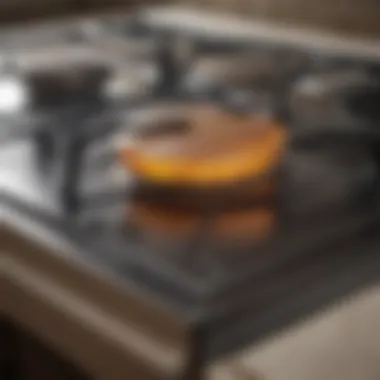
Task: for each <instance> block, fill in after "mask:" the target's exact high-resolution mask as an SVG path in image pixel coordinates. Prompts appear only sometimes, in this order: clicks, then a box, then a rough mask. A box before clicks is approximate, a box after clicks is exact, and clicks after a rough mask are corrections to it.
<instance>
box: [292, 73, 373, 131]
mask: <svg viewBox="0 0 380 380" xmlns="http://www.w3.org/2000/svg"><path fill="white" fill-rule="evenodd" d="M379 88H380V78H379V77H378V76H375V75H373V74H371V73H370V72H368V70H365V69H330V70H325V71H323V72H317V73H311V74H309V75H304V76H301V77H300V78H299V79H298V80H297V81H296V83H295V85H294V87H293V89H292V94H291V98H290V112H291V114H292V118H293V121H294V123H295V124H296V125H298V126H299V127H300V128H302V129H303V130H304V131H305V132H306V131H308V133H309V132H312V131H314V132H315V133H317V134H318V133H319V132H325V131H326V129H328V130H330V131H332V132H334V130H335V131H339V130H340V131H341V132H342V133H345V132H347V133H348V134H349V133H350V132H352V130H357V131H360V129H361V128H363V127H364V128H365V127H368V126H370V125H373V124H376V123H377V121H376V116H375V115H374V113H373V112H372V111H371V110H370V109H369V108H371V107H372V109H373V104H374V102H376V93H378V92H379ZM364 93H367V94H368V97H367V99H368V102H366V103H367V104H368V105H369V108H367V110H366V108H365V107H364V106H363V101H364V100H365V96H364Z"/></svg>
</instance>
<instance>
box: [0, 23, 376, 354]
mask: <svg viewBox="0 0 380 380" xmlns="http://www.w3.org/2000/svg"><path fill="white" fill-rule="evenodd" d="M81 30H82V35H81V37H80V38H79V40H80V42H78V33H77V32H78V31H76V33H71V35H70V36H69V37H65V38H63V40H64V42H63V44H64V45H65V46H66V48H67V52H68V53H71V52H72V51H74V50H75V51H80V52H81V53H83V52H85V55H86V56H85V58H86V59H85V63H88V61H89V59H88V56H90V57H91V59H90V60H93V59H94V57H97V59H98V62H101V63H102V65H103V66H104V65H105V66H106V71H107V73H108V72H112V73H113V75H111V74H109V73H108V76H107V81H106V82H107V85H108V84H109V82H111V83H112V84H113V85H115V87H112V86H111V88H119V90H120V88H121V90H120V91H114V92H111V95H110V92H107V91H106V90H105V89H106V88H107V89H108V88H109V87H107V86H104V79H103V81H101V85H99V83H100V82H98V85H97V86H95V87H93V90H92V91H90V93H91V95H93V94H94V91H95V92H96V95H98V96H96V97H93V96H89V94H88V93H81V97H80V98H79V101H78V98H76V100H75V102H72V99H73V98H72V94H71V93H70V92H69V96H68V97H67V99H66V100H65V103H64V102H63V101H58V105H59V106H52V105H51V104H50V103H48V102H47V103H44V101H45V100H40V102H37V101H35V102H34V103H33V102H32V103H29V104H28V107H26V108H23V109H22V111H20V110H18V111H17V112H16V113H14V115H13V114H12V115H9V114H7V117H6V118H4V122H3V126H4V130H7V134H6V135H4V138H3V139H2V146H1V153H0V156H1V158H0V160H1V161H0V165H1V169H0V170H1V171H2V174H1V179H0V180H1V184H0V186H1V188H2V204H3V205H4V208H5V209H7V210H8V213H9V215H17V217H16V219H17V218H18V219H19V220H25V221H29V222H30V223H32V224H35V225H38V226H40V227H41V228H42V229H43V230H44V231H45V234H52V235H53V236H56V237H59V238H63V239H65V240H66V241H68V242H70V245H71V246H72V247H74V248H73V249H75V250H77V251H78V254H79V255H81V256H82V257H83V258H84V259H85V260H88V261H91V262H95V263H97V265H100V266H102V267H106V268H108V269H109V270H110V271H111V272H112V274H113V275H114V276H116V277H117V278H118V279H119V280H121V281H123V282H125V281H127V282H132V283H133V284H134V286H136V285H137V286H138V287H139V288H141V289H143V290H144V292H148V293H149V294H150V296H151V297H152V298H155V299H159V300H160V302H163V303H164V304H165V305H166V306H167V307H168V308H170V309H172V310H175V313H178V315H180V316H181V317H179V318H184V319H185V320H187V321H191V322H192V323H195V324H196V325H197V326H198V325H199V326H202V328H203V329H204V331H203V336H202V337H203V339H204V347H205V348H204V350H205V355H206V356H207V357H208V358H214V357H216V356H218V355H220V354H223V353H226V352H230V350H232V349H233V348H236V347H237V346H239V344H241V341H244V340H246V339H248V340H249V339H252V337H253V336H254V337H256V336H257V335H260V334H259V328H260V329H264V330H265V328H264V327H263V326H264V325H266V324H267V322H265V323H264V322H263V321H264V319H265V320H266V321H268V320H270V319H271V320H272V321H273V318H269V317H268V314H265V313H264V314H260V313H259V314H260V315H259V317H258V319H257V320H255V317H254V316H255V315H256V314H257V310H256V308H252V305H253V304H254V305H261V306H263V305H264V306H263V308H264V310H265V307H266V306H265V305H266V302H264V301H265V300H267V301H268V302H273V304H278V305H282V306H283V305H284V303H285V300H286V299H287V297H290V299H292V301H291V302H290V301H289V305H291V304H292V307H291V308H292V310H293V311H294V312H295V313H297V311H295V310H296V309H297V310H301V309H302V310H303V307H302V305H303V306H306V304H307V306H306V309H308V308H309V307H311V304H313V305H314V304H318V302H319V301H318V300H316V299H318V297H319V295H318V296H316V298H313V294H312V292H311V293H308V292H306V291H305V292H304V293H303V294H302V295H300V296H299V297H300V298H299V304H297V305H295V303H296V302H297V300H296V299H298V298H297V297H296V295H295V294H296V293H297V292H296V290H297V289H298V290H301V288H302V287H305V289H306V288H307V286H308V285H307V284H308V282H309V281H310V282H311V283H313V286H316V285H315V284H316V283H317V282H318V278H317V277H318V276H319V275H320V276H322V277H323V278H325V280H326V281H328V280H327V279H330V280H331V278H332V277H334V276H335V275H336V274H337V273H339V271H340V270H341V271H342V272H344V270H346V269H347V271H348V272H349V271H350V270H351V269H352V266H353V267H355V266H360V263H362V264H363V263H364V261H365V262H368V263H369V262H371V265H369V266H366V269H371V270H372V269H373V268H374V267H376V268H377V267H378V265H379V264H380V257H379V255H378V253H375V252H373V251H369V252H368V254H363V257H364V258H362V259H361V260H363V261H360V260H359V258H358V255H357V252H356V251H355V252H352V253H351V250H354V249H353V247H355V246H356V245H360V241H361V240H360V239H363V238H364V236H366V237H368V239H370V238H371V236H372V235H373V231H374V227H377V226H378V212H379V210H378V194H379V164H380V163H379V161H378V154H377V148H378V146H377V142H378V137H379V132H378V130H377V128H378V126H379V123H380V115H379V113H378V107H376V105H377V104H379V100H380V61H379V62H377V61H376V60H366V59H354V58H353V57H351V56H350V57H348V56H345V55H343V56H342V55H339V54H337V55H336V56H333V55H332V54H331V52H329V53H328V54H327V53H326V54H324V53H323V52H321V51H319V50H318V51H311V50H310V49H304V48H302V47H299V46H295V45H294V46H293V45H291V44H290V45H289V44H277V43H270V42H268V41H264V40H261V39H257V40H255V39H252V40H248V41H247V39H245V40H244V41H241V42H240V43H239V42H238V41H234V42H232V43H231V41H228V40H223V39H221V38H218V39H216V38H215V36H213V35H212V33H211V34H207V33H205V34H204V35H201V36H199V35H198V36H193V35H191V33H190V34H189V33H183V32H181V31H167V30H162V29H161V28H158V29H155V27H149V26H147V25H144V23H142V22H141V20H140V19H138V20H137V21H136V20H135V21H133V20H132V22H130V24H127V23H125V24H121V26H120V25H118V27H113V28H110V26H109V25H108V24H107V23H105V24H104V25H103V24H102V25H94V24H91V25H89V24H86V28H85V29H84V30H85V32H83V28H82V29H81ZM86 30H87V31H86ZM88 30H89V31H88ZM71 32H72V31H71ZM83 33H84V34H83ZM62 35H63V34H62V33H60V34H59V38H57V41H58V40H59V39H60V38H62ZM83 35H84V37H83ZM67 41H69V42H67ZM72 41H75V42H72ZM59 43H61V42H53V44H59ZM129 43H130V45H128V44H129ZM21 45H22V44H21ZM41 45H44V44H39V46H41ZM45 45H48V44H45ZM45 45H44V46H42V48H41V50H43V52H42V53H41V56H40V57H37V58H41V57H43V58H45V54H46V53H47V52H48V53H49V52H50V50H51V49H52V48H49V47H46V46H45ZM132 45H133V46H135V47H136V46H138V48H135V49H129V48H130V46H132ZM12 46H14V45H12ZM24 46H25V45H23V46H21V48H19V47H16V48H14V49H12V59H13V61H12V62H16V63H17V62H20V59H21V58H20V56H21V53H23V54H24V53H25V51H24V50H23V49H24ZM100 46H101V48H100ZM105 47H106V48H105ZM121 48H123V49H124V50H123V49H121ZM127 50H128V51H127ZM130 50H133V51H130ZM7 51H8V53H7V54H8V55H9V49H8V50H7ZM141 51H143V54H142V53H141ZM99 57H100V58H99ZM30 60H31V58H30V57H27V58H25V62H27V63H29V62H30ZM37 60H38V59H37ZM73 62H74V63H77V60H76V59H72V60H71V61H70V60H69V62H66V64H65V65H66V66H65V65H64V66H65V68H66V69H67V67H69V69H70V67H71V66H72V65H73ZM99 64H100V63H99ZM42 66H43V65H42ZM103 66H102V67H103ZM111 66H112V68H110V67H111ZM7 67H9V66H7ZM20 67H21V66H20V64H19V63H18V66H17V70H16V71H15V70H11V74H12V75H13V76H12V78H13V79H14V78H16V79H17V80H18V82H17V83H18V85H20V84H22V85H23V86H24V87H23V88H24V89H25V88H27V89H28V91H29V92H28V93H29V94H34V93H36V92H38V90H39V86H40V85H41V81H34V82H33V81H31V82H30V81H29V82H28V81H26V80H25V78H29V77H32V78H34V75H35V72H34V71H33V70H32V69H29V68H28V69H22V68H21V69H20ZM38 67H41V64H39V66H38ZM84 67H85V68H84V71H83V72H84V73H88V70H89V68H88V66H86V65H85V66H84ZM142 67H146V68H147V71H144V72H143V74H141V71H139V70H137V69H136V68H140V69H141V68H142ZM49 70H50V69H47V68H46V69H45V73H46V72H48V71H49ZM42 71H43V73H44V70H42ZM69 71H70V70H69ZM72 71H73V72H74V71H75V70H74V69H72ZM4 72H5V71H4ZM8 72H9V71H7V73H8ZM20 72H21V73H22V75H20ZM75 72H76V73H78V71H75ZM115 72H117V73H119V74H120V73H121V74H120V75H114V73H115ZM139 73H140V74H139ZM146 73H151V75H150V76H149V75H147V74H146ZM53 74H54V75H53ZM53 74H52V75H51V76H50V77H49V78H48V80H47V81H48V82H49V85H50V87H49V90H50V91H52V92H53V93H55V94H56V95H57V94H58V95H59V96H61V95H62V92H60V91H61V89H60V88H61V87H59V86H58V85H57V83H58V82H60V83H61V82H65V80H66V78H67V77H65V76H61V72H58V73H57V72H54V73H53ZM28 75H29V77H28ZM139 75H140V76H139ZM123 76H125V77H123ZM136 77H138V78H137V82H136V83H137V84H135V85H132V86H131V88H130V89H129V90H128V91H125V87H126V86H127V85H130V84H131V82H132V79H133V78H135V79H136ZM7 78H8V77H7ZM20 78H21V79H22V80H21V79H20ZM62 78H63V79H62ZM109 78H111V79H109ZM115 78H116V79H115ZM125 78H127V80H125ZM147 78H148V79H147ZM76 79H78V78H76ZM80 79H83V78H80ZM74 83H75V86H79V84H81V85H83V83H85V86H84V87H85V88H88V86H90V84H91V85H92V84H93V83H94V79H91V80H90V82H83V81H81V80H79V81H78V80H77V82H75V81H74ZM78 83H79V84H78ZM75 86H74V87H73V88H74V92H76V93H77V92H78V91H79V90H78V88H79V87H75ZM0 90H1V83H0ZM33 91H34V92H33ZM41 91H42V90H41ZM70 91H72V88H70ZM49 94H50V93H49ZM59 96H58V99H61V98H60V97H59ZM48 98H49V97H48ZM33 99H34V98H32V100H33ZM38 99H39V98H38ZM29 100H30V99H29ZM34 100H35V99H34ZM30 104H32V106H30ZM62 104H65V106H64V107H62ZM182 104H186V105H191V106H193V105H198V104H212V105H213V106H215V105H216V106H217V107H218V108H220V109H223V110H225V111H226V112H228V113H231V114H234V115H241V116H242V117H244V116H245V115H252V114H260V115H263V116H265V117H268V116H270V117H274V118H276V119H278V120H280V121H281V122H282V123H283V124H284V125H285V128H286V132H287V134H288V136H289V143H288V146H287V151H286V153H285V155H284V158H283V162H282V164H281V179H280V184H279V186H278V193H279V194H278V197H277V199H276V202H275V205H272V208H271V209H269V210H268V209H267V208H265V207H261V208H260V207H259V208H255V209H253V210H252V209H250V208H246V209H244V208H243V209H239V210H237V211H236V210H235V211H231V212H225V211H221V210H218V209H212V210H210V209H208V208H207V207H204V209H202V210H201V211H199V212H197V213H196V214H186V213H185V214H183V213H181V214H179V213H173V212H167V211H165V210H163V209H162V208H155V207H151V206H149V205H146V204H144V203H141V202H139V201H138V200H136V199H135V197H134V194H135V191H136V181H135V179H134V178H133V176H132V175H131V173H128V172H127V171H126V170H125V169H123V168H122V167H121V166H120V162H119V160H118V159H117V156H116V153H115V140H116V141H118V140H120V139H122V136H123V134H125V133H126V132H128V122H130V120H131V116H133V115H134V113H136V112H140V113H143V114H144V113H149V112H151V111H152V109H153V110H157V109H159V110H160V109H164V108H165V109H170V108H173V109H176V108H177V107H178V106H180V105H182ZM155 112H156V111H155ZM20 114H22V115H27V117H26V118H28V120H29V122H28V123H26V122H25V120H24V119H23V120H21V121H20V120H19V118H20ZM30 115H32V116H31V117H30ZM33 116H35V117H33ZM15 120H16V121H17V124H18V127H17V128H15V127H14V125H15V123H13V124H12V122H13V121H15ZM30 120H32V121H30ZM14 131H16V132H14ZM20 136H22V138H21V137H20ZM188 196H189V197H190V198H191V196H192V195H191V194H188ZM375 230H376V228H375ZM350 246H351V249H348V248H349V247H350ZM346 249H347V250H346ZM79 252H80V253H79ZM342 252H343V253H342ZM363 265H364V264H363ZM369 267H371V268H369ZM312 268H318V270H317V269H315V270H314V269H312ZM339 268H340V269H339ZM371 270H368V271H366V270H364V269H363V271H364V272H366V273H367V274H368V273H369V272H371ZM348 272H347V273H348ZM317 273H319V275H317ZM322 277H321V278H322ZM367 277H368V279H369V280H370V278H372V277H374V276H373V274H368V276H367ZM322 281H324V280H322ZM353 282H355V283H356V280H355V281H353ZM350 286H352V284H351V285H350ZM340 291H342V292H343V290H342V289H340V290H337V293H339V292H340ZM324 293H325V294H326V293H328V291H324ZM332 293H334V292H332ZM294 297H295V298H294ZM308 297H310V300H309V302H306V300H307V299H308ZM281 299H282V301H281V302H280V300H281ZM301 304H302V305H301ZM300 305H301V306H300ZM298 306H300V307H298ZM311 308H312V307H311ZM273 310H276V308H274V309H273V308H271V307H269V308H268V310H267V313H269V314H272V313H273V312H274V311H273ZM285 314H286V313H285ZM264 317H265V318H264ZM272 317H273V315H272ZM287 317H289V316H287ZM268 318H269V319H268ZM279 319H281V318H280V317H279ZM285 319H286V318H285ZM252 321H256V322H257V324H256V325H254V323H253V322H252ZM263 323H264V324H263ZM268 323H269V322H268ZM269 324H271V323H269ZM274 324H276V323H274Z"/></svg>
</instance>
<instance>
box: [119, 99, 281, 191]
mask: <svg viewBox="0 0 380 380" xmlns="http://www.w3.org/2000/svg"><path fill="white" fill-rule="evenodd" d="M285 142H286V132H285V130H284V128H282V127H281V126H280V125H279V124H277V123H276V122H274V121H273V120H271V119H269V118H266V117H264V116H252V115H244V116H243V115H237V114H232V113H228V112H226V111H223V110H220V109H219V108H217V107H210V106H196V107H194V106H193V107H187V108H184V109H183V110H182V112H181V113H180V114H178V115H176V116H175V117H171V118H166V119H165V118H164V119H162V120H152V121H150V122H147V123H145V124H144V125H141V126H139V129H137V133H136V134H134V135H132V134H131V137H130V139H129V140H128V142H127V143H126V144H125V145H124V146H122V147H121V149H120V156H121V159H122V163H123V165H124V166H125V168H126V169H127V170H130V171H132V172H133V173H134V174H135V175H137V176H138V177H140V178H142V179H144V180H148V181H153V182H156V183H163V184H168V183H169V184H170V183H181V184H196V185H209V184H218V183H226V182H227V183H231V182H233V181H236V180H242V179H246V178H252V177H253V178H254V177H257V176H260V175H263V174H267V173H268V172H269V171H271V170H272V169H273V168H274V167H275V166H276V165H277V163H278V162H279V160H280V158H281V154H282V152H283V148H284V146H285Z"/></svg>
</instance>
